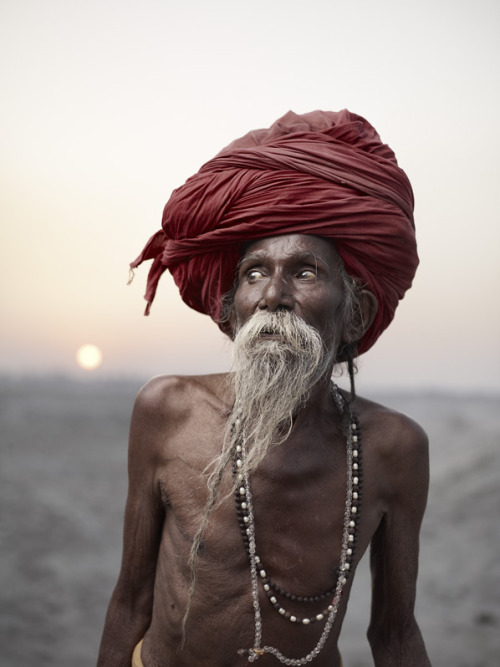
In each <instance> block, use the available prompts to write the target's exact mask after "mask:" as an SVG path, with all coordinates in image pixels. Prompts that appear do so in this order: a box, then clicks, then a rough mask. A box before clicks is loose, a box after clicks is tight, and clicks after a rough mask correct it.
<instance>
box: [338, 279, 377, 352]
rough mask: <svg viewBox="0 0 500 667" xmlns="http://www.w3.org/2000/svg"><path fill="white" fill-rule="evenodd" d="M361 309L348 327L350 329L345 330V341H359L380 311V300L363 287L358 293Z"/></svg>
mask: <svg viewBox="0 0 500 667" xmlns="http://www.w3.org/2000/svg"><path fill="white" fill-rule="evenodd" d="M357 297H358V303H359V309H358V312H357V317H356V319H355V321H354V322H351V323H350V326H348V327H346V328H347V329H348V330H347V331H344V336H343V341H344V343H357V342H358V341H360V340H361V339H362V338H363V336H364V335H365V333H366V332H367V331H368V329H369V328H370V327H371V325H372V324H373V320H374V319H375V316H376V314H377V311H378V301H377V299H376V298H375V295H374V294H373V292H370V290H367V289H362V290H360V291H359V292H358V293H357Z"/></svg>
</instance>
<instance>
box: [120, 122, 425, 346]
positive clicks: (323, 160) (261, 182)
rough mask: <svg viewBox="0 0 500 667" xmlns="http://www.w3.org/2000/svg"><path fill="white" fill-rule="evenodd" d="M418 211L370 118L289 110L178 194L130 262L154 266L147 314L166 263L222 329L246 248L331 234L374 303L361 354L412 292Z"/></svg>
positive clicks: (184, 292) (184, 291)
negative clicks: (280, 238)
mask: <svg viewBox="0 0 500 667" xmlns="http://www.w3.org/2000/svg"><path fill="white" fill-rule="evenodd" d="M413 205H414V202H413V193H412V189H411V185H410V182H409V181H408V178H407V176H406V174H405V173H404V171H403V170H402V169H401V168H400V167H399V166H398V164H397V161H396V157H395V155H394V153H393V152H392V150H391V149H390V148H389V146H387V145H386V144H383V143H382V142H381V140H380V137H379V136H378V134H377V132H376V131H375V129H374V128H373V127H372V126H371V125H370V124H369V123H368V122H367V121H366V120H365V119H364V118H362V117H361V116H358V115H356V114H353V113H350V112H349V111H347V110H343V111H340V112H328V111H313V112H311V113H306V114H303V115H297V114H295V113H293V112H292V111H289V112H288V113H287V114H285V116H283V117H282V118H280V119H279V120H277V121H276V122H275V123H274V124H273V125H272V126H271V127H270V128H269V129H262V130H254V131H252V132H249V133H248V134H246V135H245V136H243V137H241V138H240V139H237V140H236V141H234V142H233V143H231V144H230V145H229V146H227V147H226V148H225V149H223V150H222V151H221V152H220V153H219V154H218V155H217V156H216V157H214V158H213V159H212V160H210V161H209V162H207V163H206V164H204V165H203V166H202V167H201V169H200V170H199V171H198V173H197V174H195V175H194V176H192V177H191V178H189V179H188V180H187V181H186V183H185V184H184V185H182V186H181V187H180V188H177V189H176V190H174V192H173V193H172V195H171V197H170V199H169V201H168V202H167V204H166V206H165V209H164V211H163V218H162V229H161V230H160V231H159V232H157V233H156V234H155V235H154V236H152V237H151V239H150V240H149V241H148V243H147V244H146V246H145V248H144V250H143V251H142V253H141V254H140V256H139V257H138V258H137V259H136V260H135V261H134V262H132V264H131V267H132V268H134V267H136V266H138V265H139V264H140V263H141V262H143V261H144V260H149V259H152V260H153V264H152V267H151V269H150V272H149V276H148V285H147V291H146V296H145V298H146V300H147V302H148V305H147V308H146V313H149V308H150V306H151V303H152V301H153V299H154V296H155V293H156V288H157V285H158V281H159V279H160V276H161V274H162V273H163V272H164V271H165V270H166V269H167V268H168V269H169V270H170V272H171V273H172V275H173V277H174V280H175V282H176V284H177V286H178V287H179V290H180V293H181V296H182V298H183V300H184V301H185V302H186V303H187V304H188V305H189V306H191V308H194V309H195V310H198V311H199V312H201V313H206V314H208V315H210V316H211V317H212V318H213V319H214V320H215V321H216V322H218V321H219V319H220V311H221V300H222V296H223V295H224V294H225V293H227V292H228V291H230V290H231V288H232V287H233V286H234V280H235V270H236V266H237V263H238V261H239V259H240V257H241V253H242V249H243V246H244V244H245V243H248V242H249V241H251V240H255V239H260V238H264V237H271V236H277V235H281V234H297V233H301V234H312V235H316V236H321V237H324V238H327V239H331V240H333V241H334V242H335V245H336V247H337V250H338V251H339V254H340V256H341V258H342V261H343V263H344V266H345V269H346V271H347V273H348V274H350V275H351V276H353V277H355V278H357V279H358V280H359V281H361V282H362V283H363V284H364V285H365V286H366V287H367V288H368V289H369V290H371V291H372V292H373V294H374V295H375V297H376V299H377V302H378V306H379V308H378V312H377V315H376V318H375V320H374V322H373V324H372V325H371V327H370V329H369V330H368V331H367V332H366V333H365V335H364V337H363V338H362V340H361V341H360V342H359V346H358V349H359V352H360V353H362V352H365V351H366V350H367V349H368V348H369V347H371V346H372V345H373V343H374V342H375V341H376V339H377V338H378V337H379V335H380V334H381V333H382V331H383V330H384V329H385V328H386V327H387V326H388V325H389V323H390V322H391V320H392V318H393V317H394V311H395V310H396V306H397V304H398V301H399V299H401V298H402V297H403V296H404V293H405V291H406V290H407V289H408V288H409V287H410V286H411V282H412V279H413V276H414V274H415V271H416V268H417V265H418V256H417V250H416V241H415V228H414V223H413ZM220 326H221V328H223V330H224V327H226V328H227V326H228V325H227V324H226V325H224V324H220ZM226 333H227V330H226Z"/></svg>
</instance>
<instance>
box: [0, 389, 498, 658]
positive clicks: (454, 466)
mask: <svg viewBox="0 0 500 667" xmlns="http://www.w3.org/2000/svg"><path fill="white" fill-rule="evenodd" d="M141 383H142V380H141V379H137V380H135V379H130V380H123V381H77V380H69V379H65V378H61V377H60V378H8V377H4V378H1V379H0V396H1V401H0V432H1V449H0V457H1V460H0V477H1V480H0V497H1V520H0V542H1V549H0V573H1V585H0V597H1V607H0V638H1V647H2V649H1V656H2V657H1V660H0V662H1V664H2V665H3V666H5V667H35V666H36V667H45V666H46V667H49V666H50V667H68V666H71V667H87V666H91V665H95V661H96V657H97V650H98V645H99V641H100V634H101V631H102V626H103V622H104V615H105V611H106V607H107V604H108V601H109V597H110V595H111V591H112V589H113V586H114V583H115V580H116V577H117V574H118V569H119V565H120V557H121V534H122V519H123V508H124V502H125V496H126V490H127V479H126V456H127V433H128V424H129V419H130V413H131V409H132V405H133V400H134V396H135V394H136V393H137V391H138V389H139V387H140V385H141ZM370 398H373V399H374V400H378V401H380V402H382V403H385V404H387V405H390V406H391V407H394V408H396V409H398V410H401V411H402V412H405V413H406V414H409V415H410V416H412V417H413V418H415V419H416V420H417V421H418V422H420V423H421V424H422V425H423V427H424V428H425V429H426V431H427V433H428V434H429V437H430V440H431V490H430V496H429V504H428V511H427V514H426V517H425V520H424V525H423V529H422V539H421V560H420V577H419V589H418V601H417V618H418V621H419V623H420V626H421V628H422V631H423V634H424V637H425V639H426V643H427V646H428V650H429V654H430V656H431V660H432V664H433V665H434V667H498V665H499V664H500V558H499V557H498V553H499V551H500V521H499V515H500V484H499V481H498V480H499V477H500V447H499V444H500V400H499V399H500V397H499V396H492V395H463V394H457V395H454V394H450V393H447V394H445V393H434V394H422V393H401V392H393V393H391V392H384V393H374V394H371V395H370ZM365 560H366V559H365ZM369 600H370V583H369V575H368V571H367V566H366V563H365V562H363V563H362V565H361V566H360V568H359V570H358V574H357V578H356V581H355V584H354V589H353V594H352V597H351V601H350V605H349V611H348V615H347V618H346V621H345V623H344V628H343V634H342V641H341V650H342V653H343V656H344V661H345V664H346V667H369V666H370V665H372V664H373V661H372V660H371V656H370V651H369V647H368V644H367V641H366V635H365V633H366V626H367V622H368V615H369Z"/></svg>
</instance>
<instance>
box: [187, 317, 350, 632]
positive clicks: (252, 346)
mask: <svg viewBox="0 0 500 667" xmlns="http://www.w3.org/2000/svg"><path fill="white" fill-rule="evenodd" d="M271 336H272V338H271ZM337 345H338V341H333V343H332V345H331V347H330V349H328V350H327V349H325V347H324V344H323V341H322V340H321V336H320V334H319V332H318V331H317V330H316V329H315V328H314V327H311V326H310V325H308V324H306V322H304V320H302V319H301V318H299V317H297V315H294V314H293V313H292V312H290V311H279V312H276V313H272V312H268V311H259V312H257V313H256V314H255V315H253V316H252V317H251V318H250V320H248V321H247V322H246V323H245V324H244V325H243V327H241V329H240V330H239V331H238V332H237V334H236V338H235V340H234V355H233V356H234V363H233V373H232V376H231V377H232V382H233V389H234V394H235V401H234V405H233V409H232V411H231V414H230V415H229V418H228V420H227V426H226V432H225V436H224V439H223V442H222V451H221V452H220V454H219V456H217V458H216V459H215V460H214V461H212V463H211V464H210V465H209V466H208V469H207V472H209V477H208V487H209V492H210V495H209V500H208V502H207V504H206V506H205V509H204V512H203V515H202V517H201V520H200V526H199V529H198V531H197V532H196V535H195V536H194V539H193V544H192V546H191V551H190V556H189V565H190V567H191V571H192V581H191V585H190V589H189V601H188V605H187V608H186V612H185V614H184V619H183V628H184V627H185V623H186V620H187V618H188V616H189V610H190V607H191V602H192V599H193V595H194V590H195V586H196V563H197V558H198V548H199V545H200V543H201V539H202V536H203V534H204V531H205V529H206V527H207V525H208V521H209V517H210V514H211V513H212V511H213V509H214V508H215V507H216V506H217V505H218V504H219V503H220V502H222V500H223V499H224V497H227V495H224V494H223V496H222V497H221V496H220V495H219V487H220V483H221V480H222V476H223V473H224V471H225V470H226V468H227V467H228V464H230V461H231V458H232V451H233V446H234V444H235V437H236V438H238V437H245V440H246V457H245V460H244V462H243V466H242V468H241V469H240V472H241V473H245V472H248V473H249V474H250V473H251V472H252V471H254V470H255V469H256V468H257V466H258V465H259V463H260V462H261V461H262V460H263V459H264V458H265V456H266V454H267V453H268V451H269V449H270V448H271V447H273V446H276V445H279V444H280V443H282V442H283V441H284V440H286V439H287V437H288V436H289V434H290V431H291V429H292V427H293V420H294V417H295V416H296V414H297V412H298V411H299V409H300V407H301V406H302V405H304V403H305V402H306V401H307V399H308V398H309V396H310V395H311V392H312V390H313V389H314V388H315V387H316V386H317V383H318V382H319V381H320V380H322V379H323V378H325V377H326V375H327V373H328V372H331V369H332V367H333V364H334V362H335V355H336V351H337ZM236 417H237V418H238V419H239V426H238V427H237V432H236V433H235V422H236ZM183 632H184V630H183Z"/></svg>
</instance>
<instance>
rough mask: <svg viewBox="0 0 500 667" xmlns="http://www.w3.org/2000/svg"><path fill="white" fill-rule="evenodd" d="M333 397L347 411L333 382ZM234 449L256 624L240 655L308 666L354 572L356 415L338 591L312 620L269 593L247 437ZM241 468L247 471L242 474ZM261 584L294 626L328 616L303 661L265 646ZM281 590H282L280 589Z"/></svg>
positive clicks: (351, 434)
mask: <svg viewBox="0 0 500 667" xmlns="http://www.w3.org/2000/svg"><path fill="white" fill-rule="evenodd" d="M332 394H333V398H334V400H335V403H336V405H337V408H338V410H339V412H340V413H342V412H343V410H344V399H343V398H342V395H341V394H340V391H339V389H338V387H337V386H336V385H335V384H334V383H333V382H332ZM235 440H236V443H235V448H234V474H235V476H236V479H237V480H238V482H239V484H240V486H239V488H238V489H237V491H236V498H237V505H238V506H239V508H240V510H241V511H240V512H239V514H240V515H241V519H240V528H241V530H242V535H243V538H244V543H245V547H246V550H247V553H248V557H249V561H250V581H251V589H252V603H253V610H254V625H255V634H254V642H253V647H252V648H249V649H240V650H239V651H238V653H239V654H240V655H247V656H248V662H254V661H255V660H258V658H259V657H261V656H263V655H265V654H266V653H268V654H271V655H274V656H275V657H276V658H277V659H278V660H279V661H280V662H281V663H282V664H285V665H305V664H307V663H308V662H311V661H312V660H313V659H314V658H315V657H317V656H318V655H319V653H320V651H321V649H322V648H323V647H324V645H325V643H326V641H327V639H328V636H329V634H330V631H331V629H332V627H333V624H334V622H335V618H336V616H337V612H338V608H339V605H340V600H341V597H342V592H343V590H344V587H345V585H346V583H347V579H348V576H349V574H350V572H351V566H352V561H353V557H354V547H355V543H356V533H357V526H358V522H359V508H360V499H361V477H362V473H361V441H360V432H359V424H358V421H357V419H356V417H355V416H352V417H351V422H350V424H349V432H348V436H347V440H346V454H347V483H346V500H345V509H344V526H343V532H342V547H341V553H340V565H339V568H338V572H339V575H338V577H337V583H336V586H335V592H334V595H333V598H332V599H331V603H330V604H329V605H328V607H327V609H325V610H324V611H323V612H322V613H320V614H317V615H316V616H313V617H304V618H298V617H297V616H296V615H293V614H290V613H289V612H287V611H286V610H285V608H284V607H283V606H281V605H280V603H279V602H278V600H277V598H276V597H275V596H274V595H273V594H272V592H270V589H271V588H273V587H275V588H278V587H276V586H275V585H274V584H271V582H270V580H269V577H268V575H267V572H266V570H265V569H264V568H263V566H262V563H261V560H260V558H259V556H258V555H257V547H256V542H255V522H254V511H253V502H252V491H251V488H250V478H249V474H248V472H247V471H246V470H245V467H244V466H243V463H244V461H245V458H246V454H247V451H246V440H245V437H244V436H243V437H241V435H240V437H239V438H235ZM238 441H239V443H238ZM240 469H242V470H243V471H244V472H239V470H240ZM259 581H260V582H261V583H262V584H263V586H264V590H265V592H266V595H267V597H268V599H269V600H270V602H271V604H272V605H273V607H274V608H275V609H276V610H277V611H278V613H279V614H280V615H281V616H283V617H285V618H287V619H288V620H289V621H290V622H291V623H294V624H297V625H300V624H302V625H309V624H310V623H314V622H316V621H322V620H324V618H325V617H326V622H325V627H324V628H323V632H322V633H321V636H320V638H319V641H318V643H317V644H316V646H315V647H314V648H313V649H312V651H311V652H310V653H308V654H307V655H306V656H304V657H303V658H287V657H286V656H285V655H283V653H281V651H280V650H279V649H277V648H275V647H273V646H264V647H262V646H261V644H262V614H261V610H260V602H259ZM279 590H281V589H279ZM281 592H282V593H283V594H284V595H285V596H286V597H289V598H290V599H296V597H297V596H291V595H290V594H287V593H286V592H285V591H281ZM319 597H323V596H313V597H311V598H307V599H306V601H313V600H314V601H315V600H317V599H318V598H319Z"/></svg>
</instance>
